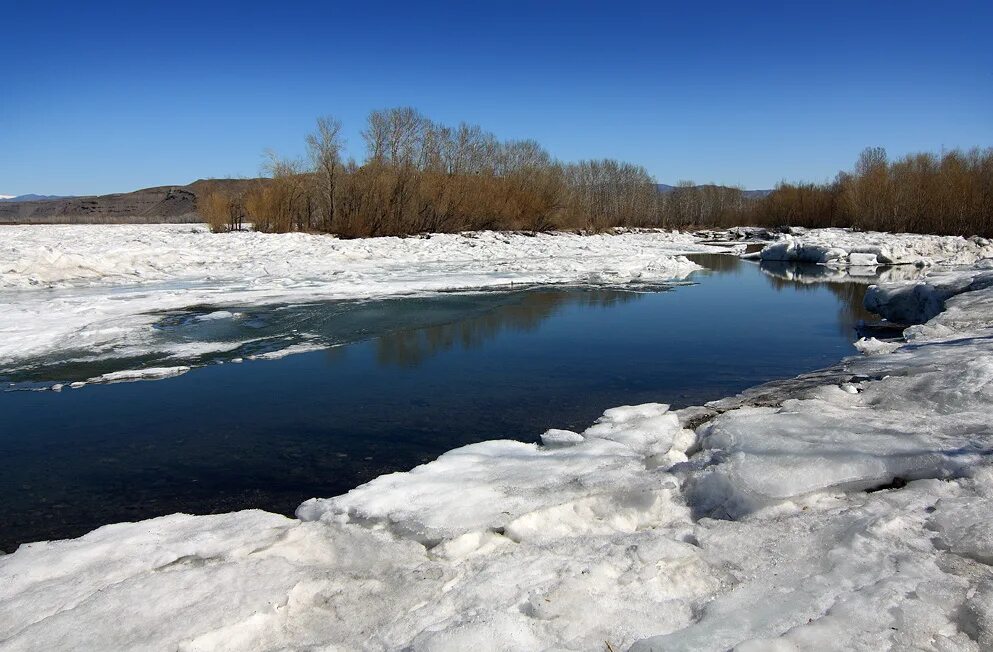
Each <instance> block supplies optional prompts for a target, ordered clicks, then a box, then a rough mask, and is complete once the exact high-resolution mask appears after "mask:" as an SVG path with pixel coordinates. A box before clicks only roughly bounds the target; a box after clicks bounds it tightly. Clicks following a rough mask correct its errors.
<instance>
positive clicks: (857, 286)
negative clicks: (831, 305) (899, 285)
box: [759, 261, 879, 335]
mask: <svg viewBox="0 0 993 652" xmlns="http://www.w3.org/2000/svg"><path fill="white" fill-rule="evenodd" d="M759 267H760V268H761V270H762V272H763V273H764V274H765V278H766V279H767V280H768V281H769V283H770V284H771V285H772V287H774V288H775V289H776V290H777V291H782V290H784V289H787V288H789V289H792V290H796V291H800V292H816V291H817V290H818V289H819V288H827V290H828V292H830V293H831V294H833V295H834V296H835V297H837V298H838V305H839V308H838V331H839V332H840V333H842V334H844V335H849V334H851V333H852V329H854V327H855V325H856V324H858V322H859V321H866V322H872V321H876V320H878V319H879V316H878V315H876V314H874V313H872V312H869V311H868V310H866V309H865V306H864V301H865V291H866V288H868V287H869V285H871V284H873V283H876V282H878V281H879V275H878V274H877V275H871V276H851V275H849V274H847V273H846V272H845V271H844V270H837V269H834V268H831V267H826V266H824V265H812V264H802V263H781V262H773V261H762V263H761V264H760V265H759Z"/></svg>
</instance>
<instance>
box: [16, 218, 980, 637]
mask: <svg viewBox="0 0 993 652" xmlns="http://www.w3.org/2000/svg"><path fill="white" fill-rule="evenodd" d="M873 237H878V238H879V239H880V240H881V246H883V245H885V247H886V249H887V250H888V251H889V252H890V253H891V254H893V255H897V254H895V253H894V252H898V251H901V249H900V247H901V246H902V245H901V243H904V244H905V241H904V240H902V239H901V237H900V236H894V237H893V240H892V242H889V241H887V240H886V239H885V238H884V237H883V236H873ZM846 251H850V250H846ZM916 251H917V252H918V253H917V254H914V255H918V254H920V255H922V256H923V255H927V256H928V258H929V259H930V260H931V262H932V263H933V267H932V268H931V271H930V272H929V273H928V274H927V275H926V276H925V277H924V278H923V279H914V280H909V281H897V282H896V283H895V284H892V285H885V286H880V287H878V288H875V289H872V290H871V291H870V293H869V296H868V298H867V302H868V303H871V305H872V306H873V308H874V309H876V310H878V311H879V312H880V314H881V315H882V316H883V317H885V318H887V319H889V320H891V321H894V322H900V323H907V324H909V323H913V322H916V321H920V320H922V319H927V321H926V323H923V324H917V325H911V326H909V327H908V328H907V329H906V331H905V340H904V341H901V342H893V343H889V342H879V341H878V340H866V341H864V342H863V343H862V346H861V347H860V348H862V349H863V350H864V352H866V353H871V355H862V356H853V357H851V358H847V359H845V360H844V361H842V362H840V363H839V364H838V365H837V366H835V367H833V368H831V369H829V370H825V371H823V372H819V373H818V374H812V375H810V376H809V377H808V378H805V379H799V380H797V381H795V382H793V383H792V384H790V383H787V384H785V385H784V384H783V383H779V384H777V386H776V390H775V392H772V391H769V390H763V389H762V388H758V389H756V390H754V391H752V392H749V393H746V394H744V395H742V396H741V397H738V398H737V399H734V400H730V399H729V400H724V401H718V402H714V403H712V404H709V405H708V406H699V407H695V408H689V409H686V410H680V411H679V412H672V411H670V410H669V409H668V406H666V405H664V404H657V403H651V404H645V405H640V406H622V407H618V408H614V409H611V410H608V411H606V412H605V413H604V415H603V416H602V417H601V418H600V419H599V420H598V421H597V422H596V423H594V424H592V425H590V427H588V428H586V429H585V430H583V431H582V432H572V431H567V430H560V429H556V430H550V431H548V432H546V433H545V434H544V435H543V436H542V438H541V441H542V444H540V445H539V444H525V443H521V442H513V441H490V442H483V443H480V444H473V445H470V446H466V447H463V448H459V449H455V450H453V451H450V452H448V453H446V454H444V455H442V456H441V457H439V458H438V459H437V460H435V461H433V462H430V463H428V464H424V465H422V466H419V467H417V468H415V469H413V470H411V471H409V472H405V473H395V474H390V475H386V476H382V477H380V478H377V479H375V480H373V481H372V482H370V483H367V484H365V485H363V486H361V487H358V488H356V489H354V490H353V491H351V492H349V493H347V494H345V495H343V496H338V497H333V498H323V499H313V500H309V501H307V502H305V503H304V504H303V505H301V506H300V508H299V509H298V516H299V518H295V519H293V518H286V517H283V516H278V515H274V514H267V513H265V512H260V511H253V510H250V511H244V512H237V513H232V514H219V515H210V516H188V515H181V514H176V515H172V516H166V517H162V518H157V519H151V520H147V521H142V522H139V523H121V524H116V525H110V526H106V527H103V528H100V529H98V530H95V531H94V532H91V533H90V534H88V535H86V536H83V537H80V538H78V539H74V540H68V541H56V542H41V543H34V544H28V545H25V546H22V547H21V548H20V549H19V550H18V551H17V552H16V553H14V554H11V555H7V556H4V557H0V647H3V648H4V649H9V650H27V649H65V648H72V649H122V648H127V649H148V650H156V649H180V650H207V649H210V650H272V649H408V650H464V649H485V650H519V649H555V650H591V649H597V650H602V649H613V650H622V649H631V650H634V651H636V652H647V651H650V650H655V651H661V650H665V651H667V652H668V651H671V650H728V649H735V650H769V649H773V650H799V649H817V650H879V649H920V650H970V651H971V650H975V651H979V650H984V649H990V648H991V646H993V573H991V569H990V564H993V525H991V524H993V518H991V517H993V463H991V462H993V458H991V454H993V424H991V419H990V414H991V412H993V410H991V405H993V278H991V274H993V266H991V264H990V263H989V262H988V261H978V262H977V261H976V260H973V261H970V262H969V266H968V267H951V266H944V265H940V264H938V263H936V262H935V261H936V260H937V258H936V257H934V256H933V252H934V249H933V248H932V249H931V250H929V251H931V253H926V252H924V251H923V250H916ZM856 253H859V252H856ZM877 255H878V254H877ZM900 255H902V254H900ZM975 255H977V254H976V253H975V252H970V251H967V250H964V249H963V250H962V251H960V252H958V253H955V254H952V258H956V257H962V258H967V257H968V256H975ZM848 259H849V260H850V255H849V258H848ZM832 260H835V259H832ZM811 379H813V380H811ZM801 380H802V382H801ZM813 381H816V382H813ZM701 422H702V424H701ZM690 424H694V425H695V424H701V425H698V426H697V427H696V428H695V430H691V429H689V428H688V426H689V425H690Z"/></svg>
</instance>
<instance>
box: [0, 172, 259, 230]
mask: <svg viewBox="0 0 993 652" xmlns="http://www.w3.org/2000/svg"><path fill="white" fill-rule="evenodd" d="M256 182H257V180H254V179H200V180H198V181H194V182H193V183H191V184H188V185H185V186H158V187H155V188H143V189H141V190H135V191H134V192H125V193H115V194H112V195H97V196H91V197H67V198H65V199H56V200H46V201H24V202H2V203H0V224H157V223H165V222H177V223H186V222H201V221H202V220H201V218H200V216H199V215H198V214H197V212H196V202H197V197H198V196H200V195H202V194H203V193H204V192H205V191H206V190H207V189H208V188H218V189H220V190H224V191H225V192H227V193H229V194H232V195H240V194H241V193H243V192H244V191H245V190H246V189H247V188H248V187H249V186H250V185H251V184H253V183H256Z"/></svg>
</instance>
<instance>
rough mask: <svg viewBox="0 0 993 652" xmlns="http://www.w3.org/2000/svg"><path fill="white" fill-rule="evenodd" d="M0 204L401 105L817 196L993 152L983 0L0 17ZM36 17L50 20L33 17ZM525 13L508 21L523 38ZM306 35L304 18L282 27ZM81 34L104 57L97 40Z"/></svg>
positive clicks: (295, 135)
mask: <svg viewBox="0 0 993 652" xmlns="http://www.w3.org/2000/svg"><path fill="white" fill-rule="evenodd" d="M8 14H9V15H8V16H7V18H8V22H9V23H10V24H44V25H45V26H46V37H45V47H38V44H37V36H36V34H35V33H33V32H31V31H30V30H18V31H14V32H11V33H10V34H9V36H8V39H7V40H6V41H5V42H4V44H3V45H0V53H2V54H3V55H5V56H4V58H5V60H7V61H12V62H14V63H13V64H12V65H11V66H10V68H11V70H10V72H9V74H8V81H7V84H6V86H5V90H6V94H7V100H6V101H5V102H3V103H0V125H2V126H0V151H3V152H4V153H5V156H4V157H2V159H0V191H2V192H3V193H5V194H12V195H14V196H19V195H25V194H38V195H77V196H78V195H100V194H110V193H120V192H129V191H133V190H137V189H142V188H148V187H155V186H161V185H183V184H186V183H190V182H191V181H193V180H195V179H200V178H229V177H234V178H238V177H254V176H258V172H259V168H260V164H261V162H262V154H263V152H264V151H265V150H267V149H272V150H275V151H277V152H278V153H280V154H281V155H285V156H289V157H300V156H302V155H303V154H304V137H305V135H306V134H307V133H308V132H309V131H310V130H311V129H312V127H313V124H314V120H315V119H316V118H317V117H318V116H320V115H325V114H331V115H334V116H336V117H338V118H340V119H341V120H342V122H343V123H344V126H345V135H346V138H347V141H348V142H347V153H348V155H349V156H352V157H354V158H356V159H358V160H361V159H362V158H363V155H364V151H363V146H362V141H361V138H360V135H359V133H360V131H361V129H362V128H363V126H364V120H365V116H366V115H367V114H368V112H369V111H371V110H374V109H381V108H384V107H389V106H399V105H410V106H414V107H416V108H418V109H419V110H420V111H421V112H423V113H424V114H425V115H426V116H428V117H430V118H432V119H434V120H437V121H440V122H445V123H452V124H457V123H458V122H460V121H466V122H470V123H476V124H479V125H480V126H481V127H482V128H483V129H485V130H488V131H492V132H494V133H495V134H496V135H497V137H499V138H501V139H522V138H533V139H534V140H536V141H538V142H539V143H541V144H542V145H543V146H544V147H545V148H546V149H548V151H549V152H550V153H551V155H552V156H553V157H555V158H557V159H561V160H564V161H574V160H579V159H597V158H617V159H621V160H625V161H630V162H632V163H635V164H639V165H643V166H645V168H647V170H648V172H649V173H650V174H652V175H653V176H654V177H655V179H656V180H657V182H659V183H662V184H668V185H676V184H677V183H678V182H679V181H681V180H692V181H694V182H695V183H697V184H706V183H716V184H720V185H727V186H738V187H742V188H745V189H768V188H772V187H774V186H775V185H776V184H777V183H779V182H780V181H810V182H824V181H826V180H829V179H830V178H833V176H834V175H835V174H836V173H837V172H838V171H840V170H847V169H850V168H851V166H852V165H853V164H854V162H855V160H856V158H857V156H858V154H859V152H860V151H861V150H862V149H863V148H865V147H869V146H881V147H885V148H886V149H887V151H888V152H889V154H890V155H891V157H899V156H902V155H904V154H907V153H910V152H916V151H932V152H939V151H941V150H943V149H955V148H962V149H969V148H972V147H986V146H990V145H991V144H993V118H991V115H990V111H989V106H991V105H993V73H991V72H990V71H991V70H993V48H990V47H989V46H988V45H987V43H986V38H987V36H986V34H985V31H986V27H987V26H988V25H989V24H990V19H993V7H991V6H989V5H988V3H980V2H959V3H955V6H954V7H952V8H948V7H935V6H933V5H929V4H925V3H923V2H911V3H900V4H899V6H898V5H897V4H896V3H889V2H887V3H880V4H878V5H875V6H872V7H866V6H862V4H861V3H857V2H842V3H832V4H831V5H827V4H826V3H825V4H824V5H820V6H813V5H804V6H794V7H789V8H786V9H784V8H783V7H777V6H774V5H772V4H771V3H767V4H764V5H762V6H739V5H737V4H734V3H718V4H716V5H712V6H711V7H709V8H685V7H675V8H672V7H669V8H667V7H659V6H655V5H644V4H640V3H624V4H622V5H617V4H613V5H611V7H610V11H609V12H608V11H605V10H603V9H600V8H598V7H597V6H595V5H591V4H586V3H584V4H581V5H578V4H568V5H567V4H564V3H551V4H543V5H541V6H537V7H535V6H530V5H528V4H526V3H510V4H508V5H503V6H501V7H500V8H498V9H491V8H485V9H484V8H479V7H466V6H462V5H447V6H446V5H443V4H435V5H432V6H431V7H427V8H423V7H416V8H415V7H406V6H390V7H389V8H388V10H382V9H379V10H376V11H373V10H371V9H365V8H359V7H338V8H327V7H316V6H309V7H302V6H294V7H292V8H286V9H278V10H276V11H273V10H271V8H270V7H267V6H263V5H261V4H259V3H246V4H244V5H242V6H240V7H239V8H238V10H237V14H233V12H232V11H231V10H226V9H224V8H222V7H213V8H208V9H203V8H196V5H193V4H192V3H173V4H171V5H170V6H169V7H168V8H162V7H144V6H142V7H137V6H131V5H123V4H122V5H120V6H119V7H114V6H113V4H105V5H102V6H101V7H77V6H74V5H70V4H67V3H65V4H60V3H56V6H55V8H54V10H53V9H52V8H51V7H50V6H49V7H46V9H45V14H44V15H43V14H42V10H41V9H40V8H32V7H15V8H12V9H11V10H9V12H8ZM53 16H54V17H53ZM522 16H523V18H522ZM301 18H305V20H301ZM93 34H101V35H110V36H111V38H101V39H94V38H93Z"/></svg>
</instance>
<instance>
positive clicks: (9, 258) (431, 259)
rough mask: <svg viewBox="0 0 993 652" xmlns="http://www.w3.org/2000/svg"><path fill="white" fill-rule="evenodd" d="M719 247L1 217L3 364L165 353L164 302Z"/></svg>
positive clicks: (675, 264) (606, 269) (484, 281)
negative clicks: (222, 230)
mask: <svg viewBox="0 0 993 652" xmlns="http://www.w3.org/2000/svg"><path fill="white" fill-rule="evenodd" d="M700 251H711V252H712V251H715V249H714V248H713V247H707V246H704V245H698V244H695V242H694V238H693V236H691V235H688V234H679V233H664V232H651V233H624V234H618V235H594V236H579V235H573V234H538V235H535V236H527V235H521V234H505V233H495V232H482V233H466V234H449V235H433V236H431V237H414V238H375V239H365V240H345V241H343V240H338V239H336V238H333V237H330V236H321V235H307V234H301V233H290V234H283V235H272V234H262V233H252V232H243V233H229V234H224V235H214V234H211V233H209V232H208V231H207V230H206V229H205V228H202V227H192V228H191V227H190V226H189V225H140V226H139V225H86V226H65V225H44V226H41V225H35V226H0V371H4V370H8V371H9V370H12V369H19V368H25V367H30V366H34V365H36V364H38V362H39V360H40V359H42V358H45V357H46V356H47V357H58V358H61V359H66V358H71V357H73V356H81V355H86V356H89V357H94V356H95V357H105V358H106V357H117V358H127V357H137V356H141V355H145V354H147V353H149V352H155V351H159V350H160V349H161V347H162V346H165V345H164V344H161V343H159V342H158V340H157V339H156V332H155V330H154V329H153V328H152V325H153V324H155V323H156V321H157V320H158V319H159V318H160V316H161V315H162V314H163V313H164V312H166V311H180V310H184V309H188V308H191V307H201V306H212V307H213V308H212V312H209V313H207V314H204V315H201V316H200V317H199V318H198V321H201V322H209V321H215V320H222V319H232V318H237V317H238V315H235V314H233V313H232V312H231V311H230V310H226V309H225V307H230V306H237V307H251V306H260V305H272V304H278V303H290V302H295V303H302V302H308V301H324V300H330V299H355V298H375V297H386V296H391V295H398V294H417V293H429V292H437V291H444V290H458V289H462V290H465V289H480V288H494V287H509V286H512V285H531V284H553V283H588V284H601V285H614V284H626V283H655V282H663V281H669V280H674V279H682V278H685V277H686V276H687V275H688V274H689V273H690V272H692V271H694V270H696V269H699V266H698V265H696V264H694V263H692V262H690V261H689V260H687V259H686V258H685V257H683V256H682V255H680V254H684V253H693V252H700Z"/></svg>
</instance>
